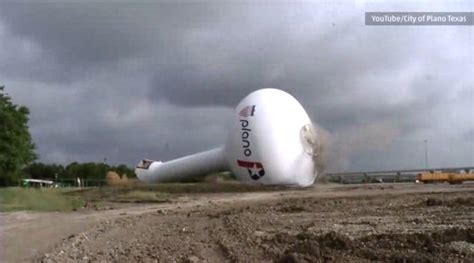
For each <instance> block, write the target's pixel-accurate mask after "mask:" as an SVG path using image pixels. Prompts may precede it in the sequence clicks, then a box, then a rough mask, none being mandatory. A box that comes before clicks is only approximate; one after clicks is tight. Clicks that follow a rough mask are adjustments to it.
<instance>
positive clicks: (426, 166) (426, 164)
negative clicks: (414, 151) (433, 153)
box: [423, 139, 428, 169]
mask: <svg viewBox="0 0 474 263" xmlns="http://www.w3.org/2000/svg"><path fill="white" fill-rule="evenodd" d="M423 141H424V143H425V168H426V169H428V140H427V139H425V140H423Z"/></svg>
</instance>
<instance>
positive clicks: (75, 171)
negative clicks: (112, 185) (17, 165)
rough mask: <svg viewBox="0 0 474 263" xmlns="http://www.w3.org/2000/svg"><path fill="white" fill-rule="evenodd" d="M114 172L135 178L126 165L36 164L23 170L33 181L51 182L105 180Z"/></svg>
mask: <svg viewBox="0 0 474 263" xmlns="http://www.w3.org/2000/svg"><path fill="white" fill-rule="evenodd" d="M109 171H114V172H116V173H117V174H119V175H120V176H124V175H125V176H127V177H129V178H130V177H135V173H134V171H133V170H132V169H130V168H129V167H127V166H126V165H124V164H121V165H117V166H112V165H108V164H105V163H77V162H73V163H70V164H68V165H66V166H63V165H60V164H44V163H39V162H35V163H32V164H30V165H28V166H27V167H26V168H24V169H23V172H24V174H25V175H27V176H28V177H29V178H33V179H49V180H58V181H62V180H75V179H76V178H81V179H84V180H105V176H106V174H107V172H109Z"/></svg>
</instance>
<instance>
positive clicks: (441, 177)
mask: <svg viewBox="0 0 474 263" xmlns="http://www.w3.org/2000/svg"><path fill="white" fill-rule="evenodd" d="M416 180H417V182H420V183H444V182H448V183H450V184H462V182H464V181H474V173H430V172H425V173H420V174H418V175H417V177H416Z"/></svg>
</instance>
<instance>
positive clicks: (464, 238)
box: [0, 184, 474, 262]
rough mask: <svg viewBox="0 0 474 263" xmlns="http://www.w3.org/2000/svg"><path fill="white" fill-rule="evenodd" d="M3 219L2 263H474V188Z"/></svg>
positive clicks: (196, 202)
mask: <svg viewBox="0 0 474 263" xmlns="http://www.w3.org/2000/svg"><path fill="white" fill-rule="evenodd" d="M0 220H1V221H0V222H1V226H0V238H1V239H0V242H1V247H2V252H1V253H2V254H1V255H2V258H3V260H2V261H3V262H17V261H22V260H23V261H30V260H35V261H45V262H77V261H79V262H80V261H82V262H88V261H93V262H95V261H107V262H108V261H113V262H226V261H227V262H323V261H324V262H366V261H392V262H456V261H458V262H474V184H463V185H448V184H434V185H415V184H371V185H317V186H314V187H311V188H308V189H305V190H286V191H272V192H251V193H215V194H184V195H181V196H180V197H179V198H177V199H175V200H174V201H172V202H171V203H163V204H153V205H149V204H140V205H133V206H127V207H118V208H115V209H112V210H102V211H93V210H87V209H86V210H84V211H77V212H72V213H25V212H16V213H8V214H6V213H4V214H1V215H0ZM33 222H34V224H33Z"/></svg>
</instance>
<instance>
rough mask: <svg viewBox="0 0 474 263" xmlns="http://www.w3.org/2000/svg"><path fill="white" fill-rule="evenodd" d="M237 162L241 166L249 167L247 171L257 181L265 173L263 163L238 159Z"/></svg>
mask: <svg viewBox="0 0 474 263" xmlns="http://www.w3.org/2000/svg"><path fill="white" fill-rule="evenodd" d="M237 164H238V165H239V166H240V167H243V168H247V172H248V173H249V176H250V178H252V179H253V180H255V181H257V180H258V179H260V178H262V177H263V176H264V175H265V169H264V168H263V165H262V163H259V162H248V161H242V160H237Z"/></svg>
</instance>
